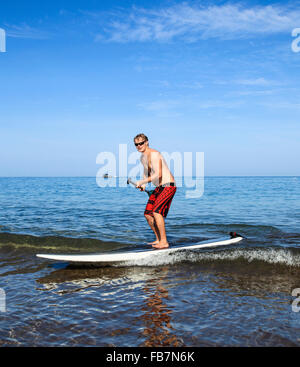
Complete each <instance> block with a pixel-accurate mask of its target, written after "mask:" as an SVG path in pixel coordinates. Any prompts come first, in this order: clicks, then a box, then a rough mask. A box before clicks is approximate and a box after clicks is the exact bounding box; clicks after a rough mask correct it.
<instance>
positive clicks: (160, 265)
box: [0, 177, 300, 346]
mask: <svg viewBox="0 0 300 367" xmlns="http://www.w3.org/2000/svg"><path fill="white" fill-rule="evenodd" d="M108 183H109V182H108ZM117 184H118V180H117ZM186 190H187V189H186V188H185V187H178V189H177V192H176V195H175V197H174V200H173V203H172V205H171V209H170V211H169V214H168V217H167V219H166V228H167V234H168V240H169V242H170V244H171V245H172V244H178V243H182V244H186V245H188V244H194V243H197V242H199V241H203V240H211V239H219V238H223V237H224V236H227V235H228V233H229V232H231V231H236V232H238V233H239V234H241V235H242V236H243V237H244V238H245V239H244V240H243V241H242V242H240V243H238V244H236V245H232V246H229V247H227V248H219V249H218V248H215V249H208V250H199V251H184V252H179V253H175V254H173V255H171V256H170V255H168V256H164V255H163V254H162V256H155V257H153V259H151V258H149V259H147V261H145V260H144V261H141V262H140V263H134V264H130V263H129V264H126V265H125V266H124V265H123V266H119V267H118V266H116V267H89V266H75V265H72V266H71V265H69V264H67V263H58V262H53V261H47V260H43V259H38V258H36V257H35V255H36V253H50V252H51V253H66V252H67V253H88V252H93V253H95V252H105V251H110V250H115V249H121V248H124V247H128V246H131V247H132V248H133V249H135V248H137V247H140V246H141V245H142V244H145V247H147V246H148V245H147V244H146V242H147V241H152V240H154V237H153V234H152V232H151V230H150V229H149V228H148V225H147V223H146V221H145V218H144V216H143V212H144V208H145V205H146V202H147V199H148V196H147V194H145V193H142V192H140V191H138V190H135V189H134V188H132V187H119V185H117V187H110V186H108V187H99V186H98V185H97V183H96V180H95V178H92V177H82V178H81V177H76V178H0V207H1V211H0V289H1V295H2V298H1V299H0V301H1V302H0V303H1V304H0V326H1V327H0V345H2V346H58V345H65V346H88V345H94V346H299V345H300V333H299V332H300V312H298V311H299V309H300V302H299V307H298V303H297V294H298V293H297V292H298V291H297V290H298V288H299V296H300V231H299V223H300V210H299V204H300V200H299V197H300V178H299V177H206V178H205V180H204V193H203V195H202V196H201V197H198V198H193V199H191V198H188V197H187V195H186ZM3 303H5V305H4V304H3ZM3 306H5V307H3Z"/></svg>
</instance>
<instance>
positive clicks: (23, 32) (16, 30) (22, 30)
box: [4, 24, 51, 40]
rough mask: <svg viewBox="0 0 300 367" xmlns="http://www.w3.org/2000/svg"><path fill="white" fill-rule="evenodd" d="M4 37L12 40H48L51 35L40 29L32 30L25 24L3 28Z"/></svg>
mask: <svg viewBox="0 0 300 367" xmlns="http://www.w3.org/2000/svg"><path fill="white" fill-rule="evenodd" d="M4 29H5V31H6V35H7V36H8V37H14V38H29V39H41V40H42V39H48V38H50V37H51V34H50V33H49V32H46V31H42V30H40V29H36V28H33V27H31V26H29V25H27V24H21V25H6V26H4Z"/></svg>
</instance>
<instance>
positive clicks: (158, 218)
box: [153, 212, 169, 248]
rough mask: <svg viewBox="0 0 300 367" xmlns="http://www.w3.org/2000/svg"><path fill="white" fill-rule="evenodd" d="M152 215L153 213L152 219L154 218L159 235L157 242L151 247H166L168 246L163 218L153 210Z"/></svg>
mask: <svg viewBox="0 0 300 367" xmlns="http://www.w3.org/2000/svg"><path fill="white" fill-rule="evenodd" d="M153 215H154V220H155V223H156V225H157V228H158V231H159V235H160V240H159V242H158V243H157V244H155V245H153V247H156V248H167V247H169V243H168V241H167V236H166V228H165V219H164V217H163V216H162V215H161V214H159V213H155V212H153Z"/></svg>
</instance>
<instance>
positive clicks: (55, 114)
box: [0, 0, 300, 176]
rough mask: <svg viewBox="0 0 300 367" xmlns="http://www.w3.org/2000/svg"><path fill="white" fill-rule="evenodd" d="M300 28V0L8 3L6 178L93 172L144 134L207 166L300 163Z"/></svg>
mask: <svg viewBox="0 0 300 367" xmlns="http://www.w3.org/2000/svg"><path fill="white" fill-rule="evenodd" d="M297 27H300V3H299V2H297V1H296V2H295V1H293V2H286V1H259V2H258V1H251V2H249V1H248V2H247V1H243V2H239V1H185V2H181V1H155V0H154V1H153V0H152V1H139V0H138V1H124V0H121V1H113V0H110V1H103V0H101V1H92V0H84V1H81V0H74V1H72V2H71V1H69V0H68V1H55V0H53V1H44V2H40V1H30V0H29V1H15V0H11V1H9V2H5V1H1V2H0V28H2V29H4V30H5V32H6V52H5V53H0V80H1V83H0V136H1V144H0V176H94V175H96V173H97V171H98V169H99V167H98V166H97V165H96V157H97V155H98V153H100V152H103V151H109V152H116V153H117V151H118V145H119V144H125V143H127V144H128V147H129V148H128V150H129V153H130V152H133V151H135V149H134V147H133V146H132V137H133V136H135V135H136V134H137V133H140V132H144V133H145V134H147V135H148V136H149V139H150V145H151V146H152V147H153V148H156V149H158V150H160V151H167V152H169V153H172V152H175V151H178V152H182V153H183V152H190V151H191V152H196V151H199V152H204V154H205V174H206V175H208V176H209V175H217V176H218V175H221V176H222V175H224V176H227V175H228V176H230V175H300V164H299V157H300V144H299V141H300V128H299V121H300V102H299V101H300V98H299V97H300V93H299V85H300V52H299V53H296V52H293V51H292V48H291V44H292V42H293V40H294V38H293V37H292V35H291V33H292V30H293V29H294V28H297ZM299 43H300V42H299Z"/></svg>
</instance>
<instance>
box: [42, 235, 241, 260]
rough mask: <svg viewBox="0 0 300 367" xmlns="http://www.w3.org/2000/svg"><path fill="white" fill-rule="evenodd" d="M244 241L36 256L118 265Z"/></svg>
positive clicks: (232, 238) (236, 238)
mask: <svg viewBox="0 0 300 367" xmlns="http://www.w3.org/2000/svg"><path fill="white" fill-rule="evenodd" d="M242 239H243V237H242V236H240V235H238V234H236V233H235V232H231V233H230V237H226V238H222V239H219V240H217V241H216V240H211V241H201V242H198V243H196V244H194V245H173V246H170V247H168V248H165V249H156V248H153V247H149V248H143V249H138V250H127V251H111V252H103V253H97V254H69V255H68V254H66V255H63V254H37V255H36V256H37V257H39V258H44V259H48V260H55V261H64V262H71V263H99V264H116V263H123V262H126V261H135V260H142V259H146V258H148V257H151V256H163V255H166V254H167V255H169V254H172V253H174V252H176V251H193V250H197V249H205V248H212V247H220V246H228V245H233V244H235V243H238V242H240V241H241V240H242Z"/></svg>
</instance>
